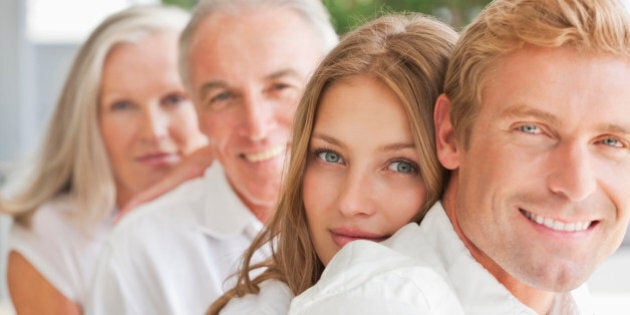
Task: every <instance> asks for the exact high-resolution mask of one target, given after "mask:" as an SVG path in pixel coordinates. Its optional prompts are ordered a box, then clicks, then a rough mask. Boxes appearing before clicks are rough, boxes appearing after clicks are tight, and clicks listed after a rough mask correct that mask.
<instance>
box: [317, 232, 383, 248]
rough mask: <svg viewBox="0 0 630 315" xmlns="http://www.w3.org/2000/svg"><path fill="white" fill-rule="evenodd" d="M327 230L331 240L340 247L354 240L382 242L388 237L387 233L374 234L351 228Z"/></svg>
mask: <svg viewBox="0 0 630 315" xmlns="http://www.w3.org/2000/svg"><path fill="white" fill-rule="evenodd" d="M329 232H330V235H331V237H332V240H333V242H334V243H335V244H336V245H337V246H339V247H340V248H341V247H343V246H345V245H346V244H348V243H350V242H352V241H356V240H367V241H373V242H382V241H384V240H386V239H387V238H388V237H389V235H382V234H376V233H372V232H368V231H363V230H359V229H352V228H334V229H330V230H329Z"/></svg>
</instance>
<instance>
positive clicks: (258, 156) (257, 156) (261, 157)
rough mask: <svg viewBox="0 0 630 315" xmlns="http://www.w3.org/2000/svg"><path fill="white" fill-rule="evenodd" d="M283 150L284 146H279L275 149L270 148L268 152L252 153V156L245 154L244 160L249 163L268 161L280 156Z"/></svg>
mask: <svg viewBox="0 0 630 315" xmlns="http://www.w3.org/2000/svg"><path fill="white" fill-rule="evenodd" d="M284 150H285V146H282V145H279V146H277V147H274V148H271V149H269V150H266V151H263V152H259V153H254V154H245V159H247V160H248V161H250V162H254V163H255V162H262V161H266V160H269V159H272V158H274V157H276V156H278V155H280V154H282V153H283V152H284Z"/></svg>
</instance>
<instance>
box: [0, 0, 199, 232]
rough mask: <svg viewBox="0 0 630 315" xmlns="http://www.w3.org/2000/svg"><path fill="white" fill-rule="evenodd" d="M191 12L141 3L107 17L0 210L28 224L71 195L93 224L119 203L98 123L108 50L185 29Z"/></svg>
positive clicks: (86, 45) (72, 72)
mask: <svg viewBox="0 0 630 315" xmlns="http://www.w3.org/2000/svg"><path fill="white" fill-rule="evenodd" d="M188 18H189V16H188V14H187V13H186V12H185V11H183V10H181V9H177V8H174V7H160V6H141V7H134V8H130V9H127V10H123V11H121V12H119V13H117V14H114V15H112V16H110V17H109V18H107V19H106V20H105V21H103V22H102V23H101V24H100V25H99V26H98V27H97V28H96V29H95V30H94V31H93V32H92V33H91V35H90V36H89V38H88V39H87V41H86V42H85V43H84V44H83V45H82V47H81V49H80V50H79V52H78V55H77V56H76V58H75V59H74V62H73V65H72V68H71V70H70V73H69V74H68V77H67V79H66V82H65V84H64V86H63V89H62V91H61V95H60V97H59V100H58V101H57V104H56V106H55V109H54V112H53V114H52V116H51V119H50V121H49V124H48V129H47V132H46V136H45V138H44V139H43V142H42V143H41V145H40V147H39V148H38V152H37V155H36V160H35V163H34V166H33V169H32V171H31V174H30V176H29V178H28V181H27V183H28V184H27V186H26V187H24V188H23V189H22V190H21V191H20V192H18V193H17V194H16V195H15V196H13V197H11V198H10V199H4V200H2V202H0V206H1V207H0V210H1V211H2V212H4V213H8V214H11V215H13V216H14V218H15V220H16V222H18V223H20V224H23V225H25V226H27V225H28V224H29V221H30V217H31V215H32V214H33V213H34V212H35V211H36V210H37V208H39V207H40V206H41V205H42V204H44V203H46V202H47V201H50V200H51V199H53V198H55V197H57V196H59V195H61V194H69V195H71V196H72V197H73V199H74V200H75V202H76V205H77V207H78V208H79V209H81V211H80V213H79V215H80V217H81V219H83V220H87V221H89V222H94V221H96V220H99V219H101V218H103V217H104V216H106V215H108V214H110V213H111V211H112V210H113V209H114V207H115V200H116V189H115V184H114V179H113V175H112V170H111V165H110V162H109V158H108V155H107V150H106V149H105V145H104V142H103V139H102V135H101V132H100V129H99V122H98V104H99V100H98V97H99V93H100V86H101V74H102V70H103V65H104V62H105V59H106V58H107V55H108V54H109V52H110V51H111V50H112V49H113V48H114V47H116V46H117V45H119V44H121V43H136V42H138V41H140V40H141V39H142V38H144V37H146V36H148V35H151V34H154V33H159V32H166V31H174V32H181V30H182V29H183V28H184V26H185V25H186V22H187V21H188Z"/></svg>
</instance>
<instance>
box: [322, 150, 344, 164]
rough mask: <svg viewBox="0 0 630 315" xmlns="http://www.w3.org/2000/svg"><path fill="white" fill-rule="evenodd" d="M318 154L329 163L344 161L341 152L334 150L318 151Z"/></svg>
mask: <svg viewBox="0 0 630 315" xmlns="http://www.w3.org/2000/svg"><path fill="white" fill-rule="evenodd" d="M315 154H316V155H317V157H318V158H319V159H320V160H322V161H324V162H327V163H337V164H339V163H343V158H342V157H341V155H339V153H337V152H334V151H330V150H323V151H318V152H316V153H315Z"/></svg>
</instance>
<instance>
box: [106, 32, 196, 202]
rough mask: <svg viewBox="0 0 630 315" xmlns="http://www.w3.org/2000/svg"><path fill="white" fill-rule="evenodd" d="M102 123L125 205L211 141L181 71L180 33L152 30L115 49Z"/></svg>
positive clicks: (110, 57)
mask: <svg viewBox="0 0 630 315" xmlns="http://www.w3.org/2000/svg"><path fill="white" fill-rule="evenodd" d="M99 124H100V130H101V134H102V135H103V140H104V142H105V146H106V148H107V154H108V157H109V160H110V163H111V165H112V168H113V174H114V178H115V181H116V193H117V202H118V205H119V206H122V205H123V204H121V203H125V202H126V201H128V200H129V198H131V197H132V196H133V195H134V194H136V193H138V192H139V191H142V190H143V189H146V188H147V187H149V186H150V185H151V184H152V183H155V182H156V181H157V180H159V179H161V178H162V176H164V175H165V174H166V172H167V171H168V170H170V169H171V168H172V167H173V166H174V165H175V164H177V163H178V162H179V161H180V160H181V158H182V156H183V155H186V154H188V153H190V152H191V151H193V150H194V149H196V148H198V147H199V146H201V145H203V144H204V143H205V137H204V136H203V135H202V134H201V132H200V131H199V127H198V124H197V115H196V113H195V108H194V107H193V105H192V103H191V102H190V101H189V100H188V97H187V95H186V92H185V91H184V87H183V86H182V83H181V81H180V79H179V75H178V72H177V34H175V33H171V32H165V33H158V34H154V35H150V36H147V37H146V38H144V39H142V40H141V41H139V42H138V43H136V44H131V43H129V44H120V45H118V46H116V47H114V48H113V49H112V50H111V51H110V53H109V55H108V56H107V58H106V60H105V64H104V66H103V74H102V77H101V91H100V96H99Z"/></svg>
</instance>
